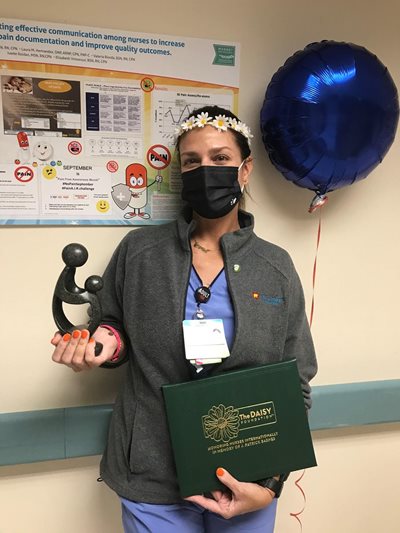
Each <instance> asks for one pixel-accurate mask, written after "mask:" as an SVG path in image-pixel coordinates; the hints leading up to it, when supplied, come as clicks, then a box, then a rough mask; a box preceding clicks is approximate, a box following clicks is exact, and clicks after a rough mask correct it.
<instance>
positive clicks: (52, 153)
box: [0, 19, 239, 225]
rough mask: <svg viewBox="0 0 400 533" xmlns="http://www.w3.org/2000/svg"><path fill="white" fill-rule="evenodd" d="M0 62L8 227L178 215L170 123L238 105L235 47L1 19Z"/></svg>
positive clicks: (1, 218)
mask: <svg viewBox="0 0 400 533" xmlns="http://www.w3.org/2000/svg"><path fill="white" fill-rule="evenodd" d="M0 65H1V71H0V84H1V85H0V224H3V225H5V224H7V225H12V224H19V225H33V224H35V225H36V224H38V225H58V224H68V225H70V224H73V225H102V224H107V225H125V224H131V225H146V224H160V223H165V222H168V221H170V220H173V219H175V218H176V215H177V213H178V211H179V210H180V208H181V206H182V201H181V198H180V189H181V180H180V174H179V168H178V165H177V160H176V157H174V132H175V128H176V127H177V126H178V125H179V124H181V122H182V121H183V120H184V119H185V118H187V117H188V115H189V114H190V113H191V112H192V111H194V110H195V109H197V108H199V107H202V106H204V105H220V106H222V107H224V108H227V109H230V110H232V111H233V112H236V111H237V104H238V87H239V46H238V44H237V43H231V42H224V41H220V40H207V39H198V38H188V37H177V36H169V35H158V34H148V33H138V32H134V31H120V30H111V29H102V28H89V27H82V26H71V25H64V24H58V23H57V24H56V23H48V22H36V21H27V20H15V19H0Z"/></svg>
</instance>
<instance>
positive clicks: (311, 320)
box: [290, 204, 323, 532]
mask: <svg viewBox="0 0 400 533" xmlns="http://www.w3.org/2000/svg"><path fill="white" fill-rule="evenodd" d="M322 205H323V204H322ZM322 205H321V206H319V207H322ZM310 212H311V211H310ZM321 228H322V214H321V209H319V222H318V231H317V246H316V249H315V258H314V267H313V276H312V300H311V311H310V329H311V326H312V323H313V318H314V301H315V280H316V277H317V260H318V250H319V242H320V240H321ZM305 473H306V471H305V469H304V470H303V472H302V474H301V476H300V477H299V478H298V479H296V481H295V482H294V484H295V485H296V487H297V488H298V489H299V491H300V492H301V495H302V496H303V507H302V509H301V510H300V511H298V512H297V513H290V516H293V518H295V519H296V520H297V521H298V523H299V525H300V532H302V531H303V524H302V522H301V520H300V518H299V516H300V515H301V514H302V513H303V512H304V510H305V508H306V501H307V499H306V493H305V492H304V490H303V489H302V487H301V485H300V481H301V480H302V479H303V477H304V475H305Z"/></svg>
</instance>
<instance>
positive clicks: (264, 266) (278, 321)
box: [100, 212, 317, 504]
mask: <svg viewBox="0 0 400 533" xmlns="http://www.w3.org/2000/svg"><path fill="white" fill-rule="evenodd" d="M240 225H241V229H240V230H238V231H235V232H233V233H229V234H226V235H224V236H223V237H222V240H221V244H222V251H223V257H224V263H225V272H226V277H227V282H228V287H229V291H230V295H231V298H232V303H233V308H234V312H235V321H236V334H235V339H234V343H233V346H232V350H231V355H230V357H228V358H227V359H224V360H223V362H222V363H221V364H218V365H215V367H213V368H212V370H211V372H210V375H216V374H218V373H221V372H226V371H232V370H238V369H240V368H245V367H251V366H255V365H260V364H266V363H273V362H278V361H282V360H284V359H291V358H296V359H297V364H298V368H299V373H300V377H301V383H302V390H303V394H304V401H305V405H306V407H307V408H309V407H310V405H311V399H310V386H309V381H310V380H311V378H312V377H313V376H314V375H315V374H316V371H317V364H316V359H315V353H314V347H313V343H312V339H311V335H310V330H309V326H308V322H307V319H306V315H305V311H304V296H303V291H302V288H301V284H300V281H299V278H298V275H297V273H296V271H295V269H294V266H293V263H292V261H291V259H290V257H289V255H288V254H287V252H285V251H284V250H282V249H281V248H279V247H277V246H275V245H273V244H270V243H268V242H266V241H264V240H262V239H260V238H259V237H257V236H256V235H255V234H254V232H253V217H252V216H251V215H250V214H248V213H245V212H240ZM194 226H195V222H194V221H187V220H186V219H185V218H184V216H183V215H182V216H181V217H180V218H179V219H178V220H177V221H176V222H172V223H170V224H166V225H164V226H156V227H147V228H142V229H139V230H136V231H132V232H130V233H129V234H128V235H127V236H126V237H125V238H124V239H123V240H122V242H121V243H120V245H119V246H118V248H117V249H116V251H115V253H114V255H113V257H112V259H111V261H110V264H109V265H108V267H107V269H106V271H105V274H104V278H103V279H104V289H103V290H102V291H101V293H100V294H101V298H102V306H103V311H104V320H103V322H104V323H105V324H109V325H111V326H113V327H115V328H116V329H118V330H120V331H121V332H122V334H123V335H124V337H125V339H126V341H127V344H128V355H129V359H128V364H127V365H125V366H124V367H123V368H125V372H126V373H125V376H124V382H123V386H122V390H121V391H120V393H119V395H118V398H117V400H116V404H115V407H114V412H113V416H112V420H111V424H110V429H109V437H108V442H107V447H106V450H105V452H104V456H103V459H102V461H101V476H102V478H103V479H104V481H105V482H106V483H107V484H108V485H109V486H110V487H111V488H112V489H113V490H115V491H116V492H117V493H118V494H119V495H120V496H123V497H125V498H127V499H130V500H135V501H140V502H147V503H164V504H166V503H175V502H178V501H180V500H181V498H180V495H179V490H178V484H177V480H176V473H175V466H174V460H173V455H172V450H171V445H170V440H169V434H168V428H167V420H166V414H165V411H164V403H163V396H162V391H161V386H162V385H165V384H167V383H179V382H183V381H189V380H190V379H191V376H192V372H191V368H190V365H189V363H188V362H187V361H186V359H185V355H184V343H183V331H182V320H183V319H184V314H185V301H186V293H187V288H188V281H189V275H190V268H191V264H192V256H191V248H190V235H191V233H192V231H193V229H194ZM237 265H239V266H237Z"/></svg>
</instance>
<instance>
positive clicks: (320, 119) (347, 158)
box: [261, 41, 399, 195]
mask: <svg viewBox="0 0 400 533" xmlns="http://www.w3.org/2000/svg"><path fill="white" fill-rule="evenodd" d="M398 118H399V102H398V95H397V89H396V86H395V84H394V82H393V80H392V78H391V76H390V74H389V72H388V70H387V68H386V67H385V66H384V65H383V64H382V63H381V62H380V61H379V59H378V58H377V57H376V56H375V55H373V54H372V53H371V52H369V51H368V50H366V49H365V48H363V47H361V46H357V45H355V44H351V43H339V42H335V41H321V42H319V43H312V44H309V45H308V46H306V48H305V49H304V50H301V51H299V52H297V53H295V54H294V55H293V56H292V57H290V58H289V59H288V60H287V61H286V62H285V64H284V65H283V66H282V67H281V68H280V69H279V70H278V71H277V72H276V73H275V74H274V76H273V78H272V80H271V82H270V84H269V85H268V87H267V91H266V95H265V100H264V103H263V107H262V109H261V131H262V136H263V141H264V145H265V148H266V149H267V151H268V154H269V157H270V159H271V161H272V163H273V164H274V165H275V166H276V167H277V169H278V170H279V171H280V172H282V174H283V175H284V176H285V178H287V179H288V180H290V181H292V182H294V183H295V184H296V185H299V186H300V187H305V188H307V189H311V190H313V191H315V192H316V193H317V194H318V195H324V194H325V193H327V192H329V191H333V190H335V189H338V188H340V187H344V186H345V185H351V184H352V183H354V182H355V181H358V180H361V179H362V178H365V177H366V176H367V175H368V174H369V173H370V172H371V170H373V169H374V168H375V167H376V166H377V165H378V163H380V162H381V161H382V159H383V157H384V156H385V154H386V152H387V151H388V150H389V148H390V146H391V144H392V142H393V140H394V137H395V134H396V128H397V122H398Z"/></svg>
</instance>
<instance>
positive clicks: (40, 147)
mask: <svg viewBox="0 0 400 533" xmlns="http://www.w3.org/2000/svg"><path fill="white" fill-rule="evenodd" d="M33 157H36V158H37V159H39V161H48V160H49V159H51V158H52V157H53V147H52V145H51V144H49V143H47V142H44V141H40V142H37V143H36V144H35V146H34V147H33Z"/></svg>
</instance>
